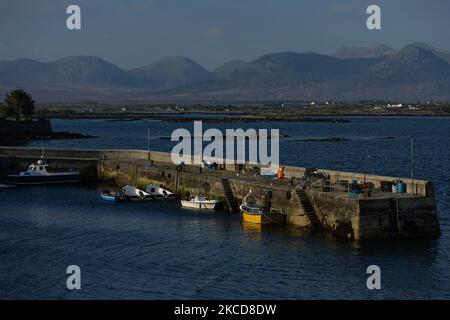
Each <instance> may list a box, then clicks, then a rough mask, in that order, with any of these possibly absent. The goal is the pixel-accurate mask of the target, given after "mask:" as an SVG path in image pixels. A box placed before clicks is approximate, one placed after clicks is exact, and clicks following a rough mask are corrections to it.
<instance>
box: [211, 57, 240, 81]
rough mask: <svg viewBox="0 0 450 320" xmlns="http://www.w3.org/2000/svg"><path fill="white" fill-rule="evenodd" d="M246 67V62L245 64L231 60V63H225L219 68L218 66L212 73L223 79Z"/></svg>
mask: <svg viewBox="0 0 450 320" xmlns="http://www.w3.org/2000/svg"><path fill="white" fill-rule="evenodd" d="M246 65H247V62H245V61H243V60H231V61H229V62H226V63H224V64H222V65H221V66H218V67H217V68H215V69H214V71H213V73H214V74H215V75H216V76H217V77H224V76H227V75H229V74H230V73H232V72H234V71H236V70H238V69H240V68H243V67H245V66H246Z"/></svg>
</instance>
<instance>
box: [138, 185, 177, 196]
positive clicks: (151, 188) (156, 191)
mask: <svg viewBox="0 0 450 320" xmlns="http://www.w3.org/2000/svg"><path fill="white" fill-rule="evenodd" d="M145 191H146V192H147V193H149V194H150V195H151V196H152V197H153V199H155V200H175V199H176V195H175V194H174V193H173V192H170V191H169V190H166V189H163V188H161V187H158V186H155V185H151V184H149V185H148V186H147V187H145Z"/></svg>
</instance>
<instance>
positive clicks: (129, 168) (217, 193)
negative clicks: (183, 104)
mask: <svg viewBox="0 0 450 320" xmlns="http://www.w3.org/2000/svg"><path fill="white" fill-rule="evenodd" d="M40 156H41V149H40V148H22V147H0V172H1V173H2V174H5V173H7V172H11V171H18V170H23V169H25V168H26V167H27V166H28V165H29V163H30V162H31V161H34V160H36V159H38V158H39V157H40ZM45 158H46V160H47V162H48V163H49V165H50V167H53V168H78V169H79V170H81V172H82V177H83V179H84V180H85V181H98V180H105V179H107V180H109V181H113V182H114V183H115V184H117V185H118V186H122V185H125V184H134V185H139V186H143V185H146V184H150V183H153V184H159V185H162V186H164V187H165V188H167V189H169V190H171V191H174V192H176V193H178V194H179V195H180V196H181V197H183V196H186V195H187V194H188V193H191V194H193V193H197V192H202V193H204V194H206V195H209V196H212V197H215V198H218V199H221V200H223V201H224V203H225V204H226V205H227V207H228V208H227V209H229V210H230V212H236V211H237V210H236V203H238V204H239V203H241V201H242V199H243V197H245V195H246V194H247V193H248V192H249V190H250V189H252V192H254V193H256V194H258V195H260V196H261V197H263V198H264V199H265V200H266V201H268V202H270V204H271V206H272V207H273V208H276V209H279V210H281V211H282V212H283V213H284V214H285V216H286V219H285V222H286V224H290V225H294V226H298V227H302V228H312V229H316V230H324V231H328V232H331V233H333V234H335V235H336V236H339V237H344V238H346V239H349V240H369V239H397V238H418V239H419V238H420V239H435V238H438V237H439V236H440V226H439V219H438V215H437V209H436V202H435V195H434V189H433V184H432V182H431V181H427V180H415V179H414V180H411V179H409V178H400V179H401V180H402V181H403V183H404V184H405V190H404V193H394V192H392V191H391V190H388V189H386V183H388V182H392V181H393V180H397V179H399V177H386V176H378V175H370V174H362V173H351V172H341V171H331V170H320V172H321V173H322V174H324V175H327V176H328V179H327V181H326V183H324V182H323V181H322V182H320V181H319V183H317V182H316V183H313V184H308V183H305V177H306V176H307V173H308V170H307V169H306V168H301V167H291V166H286V167H285V168H284V178H283V179H272V178H267V177H261V176H260V175H259V174H256V173H255V171H257V170H255V169H257V168H258V165H257V164H237V163H234V161H229V160H227V161H225V163H224V164H223V165H220V166H219V168H218V169H205V168H202V169H200V166H198V165H196V166H194V165H187V166H185V167H184V169H183V170H182V171H177V169H176V166H175V165H174V164H173V163H172V161H171V157H170V153H164V152H156V151H150V152H147V151H144V150H78V149H45ZM211 160H214V159H211ZM353 180H355V181H357V182H358V183H359V184H363V186H364V187H363V192H362V193H355V192H349V191H351V190H350V187H349V184H350V183H351V182H352V181H353ZM364 183H365V184H364ZM381 189H383V190H381Z"/></svg>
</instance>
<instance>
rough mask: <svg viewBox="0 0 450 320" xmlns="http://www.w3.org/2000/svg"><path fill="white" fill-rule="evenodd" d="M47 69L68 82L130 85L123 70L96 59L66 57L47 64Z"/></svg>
mask: <svg viewBox="0 0 450 320" xmlns="http://www.w3.org/2000/svg"><path fill="white" fill-rule="evenodd" d="M48 67H49V69H52V70H54V71H55V72H57V73H58V74H59V75H60V76H61V78H64V79H66V80H67V81H70V82H78V83H101V84H118V85H127V84H129V83H130V78H129V76H128V74H127V73H126V72H125V71H124V70H122V69H120V68H119V67H117V66H116V65H114V64H112V63H109V62H107V61H105V60H103V59H100V58H97V57H90V56H72V57H66V58H62V59H59V60H56V61H52V62H49V63H48Z"/></svg>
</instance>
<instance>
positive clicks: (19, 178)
mask: <svg viewBox="0 0 450 320" xmlns="http://www.w3.org/2000/svg"><path fill="white" fill-rule="evenodd" d="M47 167H48V165H47V163H46V162H45V160H44V158H43V157H41V159H39V160H38V161H37V162H36V163H32V164H31V165H30V166H29V167H28V169H27V170H26V171H22V172H19V173H18V174H10V175H8V179H9V180H10V181H11V182H12V183H14V184H48V183H69V182H78V181H79V180H80V172H79V171H68V172H65V171H62V172H48V171H47Z"/></svg>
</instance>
